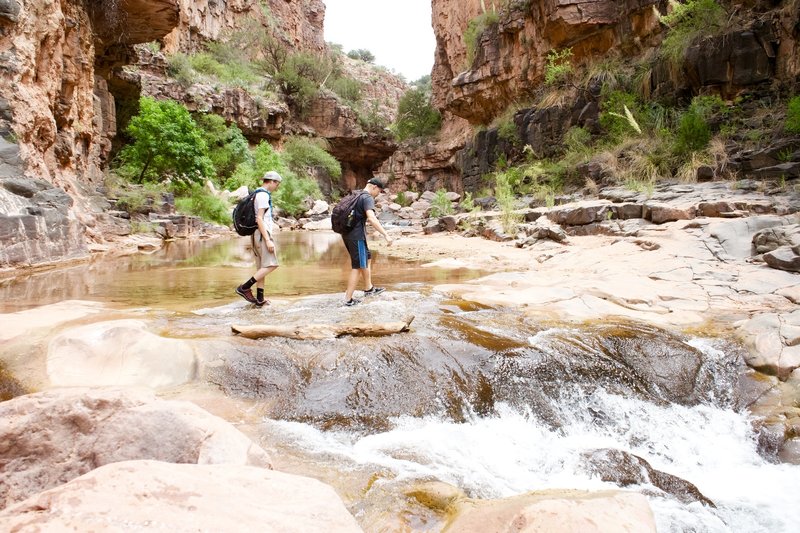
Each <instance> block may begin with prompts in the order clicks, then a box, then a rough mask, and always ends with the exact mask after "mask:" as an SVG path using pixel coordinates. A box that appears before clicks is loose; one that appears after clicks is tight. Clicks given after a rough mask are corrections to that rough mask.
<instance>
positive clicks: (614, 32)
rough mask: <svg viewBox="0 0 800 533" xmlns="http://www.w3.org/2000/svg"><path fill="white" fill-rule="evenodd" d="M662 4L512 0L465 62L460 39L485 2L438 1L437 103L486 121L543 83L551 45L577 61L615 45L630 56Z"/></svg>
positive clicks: (648, 36) (652, 30)
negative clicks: (567, 53)
mask: <svg viewBox="0 0 800 533" xmlns="http://www.w3.org/2000/svg"><path fill="white" fill-rule="evenodd" d="M484 3H485V4H488V3H487V2H484ZM664 3H665V2H663V1H662V0H625V1H622V2H620V1H611V0H606V1H587V0H574V1H571V0H511V1H509V2H506V3H504V4H503V7H500V8H499V9H498V12H497V16H498V23H497V24H493V25H490V26H489V27H488V28H487V30H486V31H484V32H483V33H482V35H481V36H480V37H479V42H478V45H477V47H476V53H475V57H474V60H473V61H472V63H471V64H469V65H468V64H467V50H466V45H465V43H464V38H463V36H464V33H465V31H466V29H467V26H468V24H469V21H470V20H471V19H474V18H475V17H477V16H478V15H480V14H481V7H480V5H481V2H480V0H472V1H469V2H459V1H457V0H433V12H434V17H433V20H434V32H435V34H436V43H437V45H436V57H435V63H434V66H433V72H432V75H431V78H432V81H433V95H434V99H433V101H434V105H436V107H438V108H440V109H445V110H447V111H449V112H451V113H452V114H453V115H455V116H459V117H462V118H464V119H466V120H468V121H469V122H470V123H472V124H485V123H486V122H488V121H490V120H491V119H492V118H494V117H495V116H497V115H498V114H500V113H502V111H503V110H504V109H505V108H506V107H507V106H508V105H509V104H510V103H512V102H514V101H515V100H516V99H518V98H520V97H521V96H522V95H525V94H526V93H529V92H530V91H531V90H532V89H534V88H535V87H536V86H538V85H539V84H540V83H541V82H542V80H543V78H544V67H545V62H546V56H547V52H548V51H550V50H560V49H563V48H571V49H572V54H573V60H574V61H575V62H580V61H582V60H583V59H585V58H588V57H597V56H600V55H602V54H604V53H606V52H608V51H609V50H611V49H614V50H616V51H618V52H622V53H628V54H631V53H636V52H640V51H641V50H642V49H643V48H644V47H646V46H650V45H652V44H653V43H654V37H657V36H658V34H659V24H658V18H657V16H656V13H655V12H654V10H653V8H654V7H657V6H659V5H661V4H664ZM464 4H466V6H465V5H464Z"/></svg>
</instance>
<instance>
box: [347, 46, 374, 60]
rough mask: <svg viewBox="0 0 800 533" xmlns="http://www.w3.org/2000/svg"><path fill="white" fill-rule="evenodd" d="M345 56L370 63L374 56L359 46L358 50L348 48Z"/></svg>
mask: <svg viewBox="0 0 800 533" xmlns="http://www.w3.org/2000/svg"><path fill="white" fill-rule="evenodd" d="M347 57H349V58H350V59H359V60H361V61H364V62H366V63H372V62H373V61H375V56H374V55H373V54H372V52H370V51H369V50H367V49H365V48H359V49H358V50H350V51H349V52H347Z"/></svg>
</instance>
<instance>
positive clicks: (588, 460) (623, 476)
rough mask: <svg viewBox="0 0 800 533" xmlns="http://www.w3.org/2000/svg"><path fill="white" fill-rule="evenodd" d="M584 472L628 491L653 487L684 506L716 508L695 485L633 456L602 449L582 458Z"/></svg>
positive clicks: (590, 452) (582, 455)
mask: <svg viewBox="0 0 800 533" xmlns="http://www.w3.org/2000/svg"><path fill="white" fill-rule="evenodd" d="M581 461H582V462H583V465H584V468H585V469H586V470H587V471H588V472H589V473H590V474H593V475H596V476H598V477H599V478H600V479H602V480H603V481H608V482H611V483H616V484H617V485H620V486H623V487H627V486H629V485H646V484H651V485H653V486H654V487H657V488H659V489H661V490H663V491H664V492H666V493H667V494H670V495H672V496H674V497H676V498H677V499H678V500H680V501H681V502H683V503H692V502H700V503H703V504H705V505H710V506H711V507H716V505H714V502H712V501H711V500H709V499H708V498H706V497H705V496H704V495H703V493H701V492H700V490H699V489H698V488H697V487H696V486H694V484H692V483H690V482H688V481H686V480H685V479H681V478H679V477H678V476H673V475H672V474H668V473H666V472H662V471H661V470H656V469H655V468H653V467H652V466H650V463H648V462H647V461H645V460H644V459H642V458H641V457H639V456H638V455H634V454H632V453H628V452H624V451H622V450H614V449H610V448H603V449H599V450H591V451H586V452H583V453H582V454H581Z"/></svg>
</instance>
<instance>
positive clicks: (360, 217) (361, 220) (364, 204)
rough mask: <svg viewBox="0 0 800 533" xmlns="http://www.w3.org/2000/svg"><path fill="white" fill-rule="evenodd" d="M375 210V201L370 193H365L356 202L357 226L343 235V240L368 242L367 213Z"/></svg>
mask: <svg viewBox="0 0 800 533" xmlns="http://www.w3.org/2000/svg"><path fill="white" fill-rule="evenodd" d="M370 209H372V210H373V211H374V210H375V199H374V198H373V197H372V195H371V194H369V193H366V192H365V193H363V194H362V195H361V196H359V197H358V200H356V209H355V216H356V224H355V226H353V229H351V230H350V231H349V232H347V233H345V234H344V235H343V238H345V239H347V240H348V241H366V240H367V228H366V223H367V211H369V210H370Z"/></svg>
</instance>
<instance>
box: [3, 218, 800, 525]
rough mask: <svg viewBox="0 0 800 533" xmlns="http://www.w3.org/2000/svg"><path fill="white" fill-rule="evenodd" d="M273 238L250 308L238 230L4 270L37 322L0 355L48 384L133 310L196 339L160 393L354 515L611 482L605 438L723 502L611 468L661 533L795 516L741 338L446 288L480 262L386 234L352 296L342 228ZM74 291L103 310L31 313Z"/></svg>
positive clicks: (436, 519) (414, 513)
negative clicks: (188, 365) (371, 330)
mask: <svg viewBox="0 0 800 533" xmlns="http://www.w3.org/2000/svg"><path fill="white" fill-rule="evenodd" d="M278 244H279V256H280V259H281V263H282V264H281V267H280V268H279V269H278V270H277V271H276V272H275V273H274V274H272V275H270V276H269V277H268V278H267V293H268V294H267V296H268V298H270V299H271V300H272V303H271V305H269V306H265V307H264V308H261V309H257V308H254V307H252V306H250V305H249V304H247V303H246V302H244V301H243V300H241V298H239V297H238V296H236V295H235V294H234V292H233V289H234V288H235V287H236V285H238V284H239V283H241V282H242V281H244V280H245V279H247V278H248V277H249V276H250V275H251V274H252V267H251V266H250V258H249V252H248V250H247V239H231V240H215V241H205V242H203V241H200V242H176V243H171V244H170V245H169V246H167V247H165V248H164V249H162V250H160V251H158V252H155V253H153V254H148V255H144V254H140V255H136V256H130V257H125V258H97V259H96V260H93V261H91V262H89V263H86V264H81V265H77V266H74V267H71V268H68V269H61V270H53V271H49V272H40V273H36V274H32V275H29V276H24V277H20V278H17V279H14V280H10V281H6V282H4V283H3V284H2V286H0V296H2V300H1V301H2V303H0V312H2V313H5V315H4V316H6V317H10V316H14V315H12V313H13V314H19V313H21V312H24V313H30V314H28V315H25V316H27V317H29V318H30V322H29V324H28V326H27V327H29V328H30V330H29V331H28V332H27V333H26V334H23V335H19V334H18V335H14V333H17V332H15V331H14V332H8V331H6V332H5V337H4V338H5V339H6V340H4V341H2V342H3V344H0V355H1V356H2V361H4V363H5V364H6V367H7V369H8V370H9V371H10V373H11V375H12V376H13V378H14V379H15V380H17V381H18V383H19V385H20V387H22V388H27V389H28V390H31V391H32V390H36V389H38V388H46V387H49V386H52V380H53V373H52V372H49V373H48V372H45V371H43V370H36V368H38V367H37V365H39V366H45V365H46V363H44V362H42V363H41V364H39V363H36V361H45V358H46V357H45V356H46V353H47V352H48V351H50V352H52V350H53V349H54V348H53V339H54V338H56V336H58V335H61V336H63V335H66V334H69V332H70V331H76V330H77V328H79V327H91V326H97V325H98V324H102V323H103V322H106V321H112V320H130V319H135V320H138V321H142V322H143V323H144V324H145V326H144V327H145V329H146V330H147V332H148V333H154V334H155V335H156V336H159V337H163V338H166V339H169V340H177V341H181V342H183V343H186V344H187V345H188V346H190V347H191V350H192V353H193V354H194V357H195V362H194V365H195V366H194V367H193V368H194V370H193V372H192V373H191V375H190V377H188V378H186V379H184V380H183V382H181V383H175V382H173V383H170V384H169V385H168V386H162V387H159V388H158V390H159V393H160V394H161V395H162V396H164V397H167V398H180V399H189V400H191V401H194V402H196V403H198V404H199V405H201V406H202V407H204V408H206V409H207V410H209V411H211V412H212V413H214V414H217V415H218V416H222V417H223V418H226V419H227V420H228V421H230V422H231V423H233V424H235V425H237V427H239V428H240V429H241V430H242V431H244V432H245V433H246V434H248V435H249V436H250V437H251V438H252V439H254V440H256V441H257V442H258V443H259V444H260V445H261V446H262V447H264V448H265V449H266V450H267V451H269V452H270V453H271V455H272V457H273V461H274V464H275V468H276V469H279V470H285V471H288V472H292V473H299V474H304V475H308V476H312V477H316V478H318V479H321V480H322V481H324V482H326V483H329V484H331V485H332V486H333V487H334V488H335V489H336V490H337V492H338V493H339V494H340V496H341V497H342V499H343V501H344V502H345V504H346V505H347V506H348V509H349V510H350V511H351V513H353V515H354V516H355V517H356V518H357V520H358V521H359V523H360V525H361V526H362V527H363V528H364V529H365V530H366V531H381V530H387V529H389V530H398V529H403V528H406V529H409V530H419V531H423V530H424V531H438V530H440V529H441V527H443V525H444V520H443V518H442V517H440V516H438V515H437V514H436V513H435V512H434V511H432V510H431V509H429V508H426V507H425V506H424V505H421V504H419V503H417V502H414V501H411V500H410V499H409V498H408V497H407V496H406V494H407V493H408V492H409V491H410V490H411V489H413V488H414V487H415V486H417V485H419V484H420V483H424V482H430V481H441V482H444V483H448V484H450V485H453V486H454V487H457V488H458V489H459V490H461V491H463V492H464V494H465V495H467V496H469V497H473V498H503V497H508V496H512V495H515V494H521V493H525V492H528V491H533V490H544V489H552V488H579V489H592V490H596V489H607V488H620V485H619V484H617V483H612V482H608V481H603V480H602V479H601V477H600V476H598V475H597V472H596V470H594V469H593V468H591V465H589V464H587V462H586V461H585V460H584V459H583V458H584V457H585V454H586V453H591V452H592V451H593V450H598V449H614V450H622V451H625V452H627V453H630V454H634V455H636V456H638V457H641V458H643V459H644V460H646V461H647V462H648V463H650V465H651V466H652V467H653V468H655V469H657V470H659V471H662V472H666V473H669V474H672V475H674V476H677V477H679V478H681V479H683V480H686V481H688V482H690V483H692V484H694V485H695V486H696V487H697V489H698V490H699V492H700V493H702V495H703V496H705V497H706V498H707V499H708V500H710V501H711V502H713V503H714V505H715V507H714V506H710V505H708V504H706V503H703V502H702V501H698V500H696V499H695V500H692V499H691V498H687V497H686V496H685V495H681V494H670V493H668V492H665V491H664V490H663V489H661V488H659V487H656V486H654V485H653V484H651V483H649V482H647V481H641V482H637V483H634V484H631V485H627V486H625V487H624V489H626V490H635V491H640V492H643V493H644V494H646V495H647V496H648V498H649V501H650V505H651V507H652V508H653V511H654V512H655V515H656V520H657V524H658V527H659V531H698V532H700V531H703V532H705V531H715V532H716V531H719V532H727V531H736V532H740V531H748V532H751V531H752V532H760V531H765V532H766V531H770V532H773V531H791V530H793V526H794V525H795V524H796V523H798V522H799V521H800V510H798V509H799V508H800V506H798V505H797V503H798V501H797V496H796V490H795V485H796V479H797V477H798V474H800V467H798V466H793V465H787V464H780V463H776V462H774V460H773V458H771V457H769V456H768V455H767V454H766V453H765V451H764V449H763V446H762V443H760V442H759V438H758V434H757V432H756V431H754V425H753V420H752V417H751V416H750V415H749V414H748V412H747V410H746V404H747V401H748V398H747V394H746V391H747V389H748V384H749V383H750V382H751V381H752V380H753V379H754V377H753V372H752V371H751V370H749V369H748V368H747V367H746V365H744V363H743V361H742V348H741V347H740V346H738V345H736V344H735V343H731V342H729V341H727V340H724V339H720V338H714V337H703V336H697V335H689V334H685V333H680V332H675V331H670V330H665V329H659V328H658V327H655V326H651V325H648V324H643V323H637V322H633V321H613V322H612V321H600V322H593V323H584V324H581V325H574V324H561V323H557V322H553V321H551V320H543V319H541V318H538V317H530V316H525V315H523V314H521V313H520V312H519V311H518V310H517V309H514V308H511V307H508V308H506V307H503V306H488V305H480V304H476V303H470V302H468V301H464V300H460V299H455V298H452V297H451V296H449V295H448V294H447V293H446V292H442V291H437V290H434V288H435V287H437V286H442V285H446V284H459V283H465V282H468V281H470V280H475V279H477V278H479V277H480V276H481V275H483V274H485V272H482V271H480V270H477V269H474V268H439V267H430V266H426V263H424V262H422V261H408V260H401V259H395V258H392V257H390V256H389V255H388V254H385V253H382V250H381V249H380V248H379V249H378V252H377V253H376V254H375V260H374V274H373V280H374V282H375V284H377V285H380V286H384V287H386V288H387V290H386V292H385V293H383V294H381V295H379V296H376V297H370V298H366V299H365V300H364V302H363V303H362V304H361V305H359V306H356V307H354V308H345V307H343V306H342V300H343V292H344V288H345V280H346V276H347V274H348V272H349V265H348V262H347V257H346V254H345V251H344V247H343V246H342V244H341V242H340V239H339V237H338V236H337V235H334V234H330V233H323V232H319V233H301V232H285V233H283V234H281V235H280V238H279V243H278ZM452 266H453V265H450V267H452ZM357 295H358V294H357ZM70 301H81V302H90V303H91V305H93V306H97V308H96V312H93V313H90V314H85V315H83V316H81V317H80V318H78V319H76V320H74V321H72V320H67V321H65V322H56V323H53V325H51V326H49V327H47V328H36V322H35V320H36V316H37V314H36V313H37V310H38V309H40V308H41V309H44V308H46V307H47V306H49V305H59V304H61V305H64V304H65V302H70ZM66 305H67V307H68V306H69V304H66ZM81 305H84V304H81ZM409 314H412V315H414V321H413V323H412V331H411V332H410V333H406V334H397V335H392V336H389V337H384V338H340V339H328V340H315V341H298V340H291V339H281V338H271V339H261V340H249V339H243V338H240V337H237V336H234V335H233V334H232V333H231V331H230V326H231V325H232V324H258V323H269V324H283V325H289V324H297V323H330V322H346V321H359V322H363V321H373V322H386V321H391V320H394V319H397V318H398V317H403V316H408V315H409ZM7 323H8V324H10V322H7ZM20 333H21V332H20ZM12 351H13V353H9V352H12ZM20 354H24V355H25V356H26V357H25V358H24V361H22V359H23V358H22V357H21V356H20ZM161 357H163V358H164V359H165V360H166V359H168V358H169V357H170V354H168V353H164V354H162V355H161ZM104 376H108V374H104ZM79 377H80V376H78V378H79Z"/></svg>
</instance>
